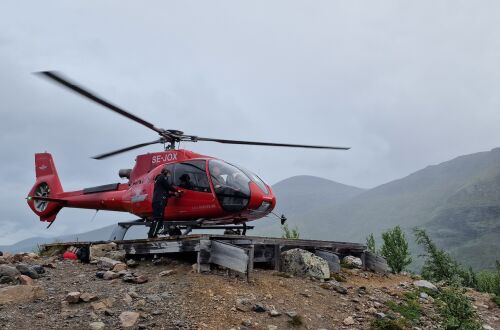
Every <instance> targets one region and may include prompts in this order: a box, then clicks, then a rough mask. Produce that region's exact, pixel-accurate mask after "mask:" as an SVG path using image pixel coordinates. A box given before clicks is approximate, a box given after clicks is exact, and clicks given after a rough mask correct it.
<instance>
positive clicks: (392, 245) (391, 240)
mask: <svg viewBox="0 0 500 330" xmlns="http://www.w3.org/2000/svg"><path fill="white" fill-rule="evenodd" d="M382 239H383V241H384V244H383V245H382V249H380V254H381V255H382V256H383V257H384V258H385V259H386V260H387V264H388V265H389V267H390V268H391V270H392V272H393V273H400V272H401V271H403V270H404V269H405V268H406V266H408V265H409V264H410V263H411V257H410V251H409V249H408V242H407V241H406V237H405V234H404V233H403V231H402V230H401V228H400V227H399V226H396V227H394V228H393V229H390V230H388V231H386V232H385V233H382Z"/></svg>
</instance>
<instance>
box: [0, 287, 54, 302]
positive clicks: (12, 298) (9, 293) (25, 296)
mask: <svg viewBox="0 0 500 330" xmlns="http://www.w3.org/2000/svg"><path fill="white" fill-rule="evenodd" d="M43 296H45V290H44V289H43V288H41V287H39V286H36V285H14V286H7V287H4V288H1V289H0V305H3V304H25V303H29V302H32V301H34V300H35V299H38V298H42V297H43Z"/></svg>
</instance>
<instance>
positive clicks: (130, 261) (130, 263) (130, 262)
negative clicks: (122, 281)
mask: <svg viewBox="0 0 500 330" xmlns="http://www.w3.org/2000/svg"><path fill="white" fill-rule="evenodd" d="M138 265H139V263H138V262H137V261H135V260H134V259H128V260H127V266H128V267H130V268H134V267H137V266H138Z"/></svg>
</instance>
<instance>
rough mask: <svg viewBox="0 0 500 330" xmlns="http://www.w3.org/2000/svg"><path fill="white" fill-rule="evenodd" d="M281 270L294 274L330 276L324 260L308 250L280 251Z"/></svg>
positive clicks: (317, 276)
mask: <svg viewBox="0 0 500 330" xmlns="http://www.w3.org/2000/svg"><path fill="white" fill-rule="evenodd" d="M281 267H282V271H283V272H285V273H289V274H292V275H296V276H304V277H308V276H310V277H314V278H318V279H325V278H329V277H330V268H329V267H328V263H327V262H326V260H324V259H322V258H320V257H318V256H315V255H314V254H312V253H311V252H309V251H306V250H302V249H292V250H288V251H285V252H283V253H281Z"/></svg>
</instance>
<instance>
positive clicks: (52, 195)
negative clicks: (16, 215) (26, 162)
mask: <svg viewBox="0 0 500 330" xmlns="http://www.w3.org/2000/svg"><path fill="white" fill-rule="evenodd" d="M35 174H36V182H35V184H34V185H33V187H32V188H31V190H30V192H29V194H28V198H27V200H28V205H29V206H30V207H31V209H32V210H33V212H35V213H36V214H37V215H38V216H39V217H40V221H47V222H53V221H54V220H55V219H56V216H57V213H58V212H59V211H60V210H61V209H62V208H63V205H64V203H61V202H60V200H58V199H57V197H58V195H59V194H61V193H63V188H62V185H61V181H60V180H59V175H58V174H57V169H56V166H55V164H54V160H53V158H52V155H51V154H49V153H46V152H45V153H37V154H35Z"/></svg>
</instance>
